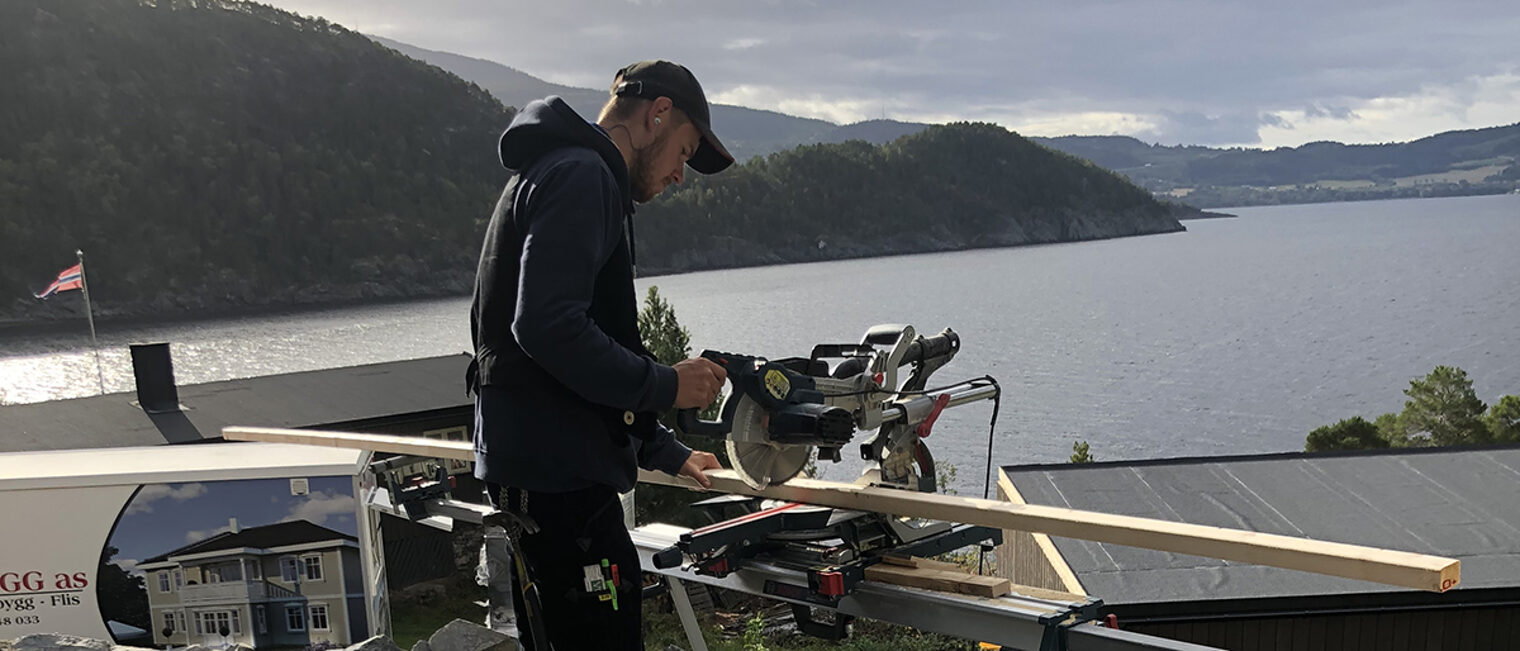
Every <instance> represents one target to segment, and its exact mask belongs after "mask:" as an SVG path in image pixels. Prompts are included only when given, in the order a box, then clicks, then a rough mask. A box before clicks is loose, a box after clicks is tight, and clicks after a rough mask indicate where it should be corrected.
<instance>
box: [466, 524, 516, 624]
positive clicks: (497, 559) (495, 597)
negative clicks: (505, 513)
mask: <svg viewBox="0 0 1520 651" xmlns="http://www.w3.org/2000/svg"><path fill="white" fill-rule="evenodd" d="M484 534H485V535H484V538H485V539H484V540H483V541H482V545H481V550H480V565H479V566H478V567H477V568H476V570H475V579H476V582H477V583H479V584H480V585H483V586H485V587H486V595H487V597H486V600H487V605H488V610H487V614H486V627H487V628H490V629H491V630H493V631H496V632H498V633H505V634H506V635H507V636H509V637H511V638H512V639H513V640H516V639H518V633H517V615H516V613H515V612H514V611H513V609H512V551H511V549H510V545H511V541H509V540H508V539H507V532H506V530H504V529H502V528H501V527H492V526H488V527H486V528H485V532H484Z"/></svg>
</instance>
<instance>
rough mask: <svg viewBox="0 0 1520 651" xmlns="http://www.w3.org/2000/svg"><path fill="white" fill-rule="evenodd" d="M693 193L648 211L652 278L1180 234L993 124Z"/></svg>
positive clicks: (1146, 200) (828, 153) (794, 156)
mask: <svg viewBox="0 0 1520 651" xmlns="http://www.w3.org/2000/svg"><path fill="white" fill-rule="evenodd" d="M694 176H695V175H694ZM688 183H689V184H688V185H686V186H684V187H679V188H678V189H677V190H675V191H674V192H670V193H668V194H667V195H666V196H665V197H663V198H662V199H661V200H660V201H658V202H656V203H654V204H652V205H650V206H648V207H647V208H645V209H643V210H641V211H640V212H639V216H638V218H637V219H638V221H637V223H638V225H639V233H640V238H639V240H638V244H639V252H640V253H639V261H640V267H641V271H646V272H647V271H654V272H660V271H672V270H686V269H703V268H712V267H720V266H733V265H736V264H738V265H754V264H769V263H775V262H801V261H808V260H823V259H833V258H840V257H861V256H871V255H886V254H896V253H916V252H924V251H944V250H953V249H964V248H969V247H984V246H1007V245H1013V244H1031V243H1039V242H1062V241H1071V240H1085V239H1096V238H1106V237H1121V236H1126V235H1140V234H1146V233H1163V232H1170V231H1179V230H1182V225H1181V224H1180V223H1178V221H1177V220H1176V218H1175V217H1173V209H1171V208H1169V207H1168V206H1166V205H1163V204H1160V203H1158V202H1157V201H1156V200H1155V199H1153V198H1152V197H1151V195H1150V193H1148V192H1146V191H1145V190H1143V189H1141V188H1139V187H1136V186H1135V185H1133V184H1131V183H1130V182H1129V181H1127V180H1125V179H1124V178H1123V177H1120V176H1119V175H1117V174H1114V173H1113V172H1110V171H1108V170H1105V169H1102V168H1100V167H1098V166H1096V165H1093V164H1092V163H1089V162H1087V161H1084V160H1081V159H1078V158H1075V157H1073V156H1068V155H1066V154H1061V153H1058V152H1053V151H1051V150H1049V149H1045V148H1044V147H1040V146H1038V145H1035V144H1033V143H1031V142H1029V141H1028V140H1026V139H1024V138H1023V137H1020V136H1019V135H1018V134H1015V133H1012V132H1010V131H1008V130H1006V129H1003V128H1002V127H999V126H997V125H992V124H966V123H961V124H951V125H945V126H936V127H929V128H928V129H925V130H924V131H921V132H919V133H917V134H914V135H909V136H905V137H903V138H900V139H898V140H897V141H895V142H893V143H891V144H888V145H883V146H875V145H871V144H869V143H866V142H863V141H858V140H857V141H849V142H845V143H841V144H825V145H810V146H805V147H799V148H797V149H794V150H791V151H786V152H781V153H778V154H773V155H771V156H769V157H767V158H765V159H755V160H752V161H751V162H749V163H748V164H745V165H743V166H735V168H733V169H732V170H731V171H728V172H725V173H723V174H719V175H715V176H711V177H701V178H698V179H696V180H694V181H689V182H688Z"/></svg>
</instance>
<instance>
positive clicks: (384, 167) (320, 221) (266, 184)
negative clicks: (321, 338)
mask: <svg viewBox="0 0 1520 651" xmlns="http://www.w3.org/2000/svg"><path fill="white" fill-rule="evenodd" d="M0 66H3V71H4V73H5V79H6V83H5V84H0V323H5V322H18V321H34V320H47V319H57V318H66V317H72V316H77V315H78V314H80V313H81V302H80V301H79V299H78V294H77V292H76V293H71V294H64V295H60V296H57V297H54V298H53V299H50V300H48V301H37V300H34V299H33V298H32V297H31V296H30V294H31V292H33V291H37V290H40V289H42V288H43V287H44V286H45V285H46V284H47V283H48V282H49V281H50V280H51V279H52V278H53V277H54V275H55V274H56V273H57V272H58V271H59V270H61V269H63V268H65V267H68V266H71V265H72V264H73V263H74V250H75V249H76V248H78V249H83V250H84V251H85V252H86V253H87V254H88V256H89V257H88V258H87V262H88V270H89V282H90V294H91V298H92V299H94V303H95V306H96V312H97V314H102V313H103V314H106V315H124V314H136V315H156V314H171V313H185V312H199V313H203V314H204V313H211V312H217V311H225V310H228V309H236V308H240V307H245V306H252V307H260V306H274V305H288V304H295V303H325V302H331V301H335V300H368V299H375V298H392V297H395V298H399V297H414V296H437V295H459V294H465V293H467V292H468V290H469V288H470V285H471V280H472V278H473V273H474V268H475V261H476V256H477V255H478V252H479V242H480V237H481V234H482V230H483V228H484V223H485V219H486V218H487V216H488V214H489V212H490V209H491V206H492V205H493V204H494V203H495V200H496V197H497V195H498V194H499V192H500V188H501V184H502V182H503V181H504V180H505V173H504V171H503V170H502V169H501V166H500V163H499V162H498V161H497V158H496V140H497V138H498V136H499V134H500V132H501V130H502V129H503V128H504V127H505V125H506V124H507V123H508V122H509V120H510V117H511V109H509V108H508V107H506V106H503V105H502V104H501V103H500V102H498V101H497V100H496V99H494V98H492V97H491V96H490V95H489V94H487V93H486V92H485V91H484V90H482V89H481V88H480V87H478V86H476V85H473V84H471V83H468V82H465V81H462V80H460V79H459V78H458V77H456V76H454V75H453V74H450V73H448V72H445V71H443V70H440V69H438V68H435V67H433V66H430V65H427V64H424V63H421V62H419V61H416V60H413V59H410V58H407V57H405V56H403V55H402V54H400V53H398V52H396V51H394V50H391V49H389V48H386V47H383V46H381V45H378V44H376V43H374V42H373V41H371V40H370V39H368V38H366V37H364V36H362V35H360V34H358V33H355V32H352V31H349V30H347V29H344V28H342V27H339V26H337V25H333V24H329V23H327V22H325V21H322V20H320V19H306V18H300V17H297V16H295V15H292V14H289V13H286V12H282V11H278V10H275V9H271V8H268V7H264V6H260V5H255V4H244V3H238V2H223V1H215V2H213V1H206V0H196V1H191V0H159V1H158V2H155V3H152V4H148V3H144V2H139V1H136V0H92V1H90V2H79V1H77V0H7V1H6V2H4V3H0ZM693 176H695V175H693ZM638 221H639V223H640V232H639V234H640V237H639V240H638V243H639V262H640V263H641V267H642V269H641V270H642V271H644V272H645V273H646V274H647V273H649V272H653V271H679V270H687V269H697V268H709V267H723V266H735V265H745V264H762V263H767V262H777V261H793V260H815V259H825V258H836V257H844V256H861V255H872V254H878V253H905V252H913V251H932V250H944V249H953V248H964V247H968V246H993V245H1003V244H1019V243H1026V242H1049V241H1058V240H1069V239H1085V238H1095V237H1110V236H1119V235H1130V234H1138V233H1147V232H1164V231H1170V230H1177V229H1180V228H1181V227H1180V225H1179V224H1178V223H1177V222H1176V221H1175V220H1174V219H1172V218H1171V216H1170V214H1169V212H1168V209H1167V208H1166V207H1164V206H1162V205H1161V204H1158V203H1156V202H1155V201H1154V200H1152V199H1151V198H1150V196H1149V195H1148V194H1147V193H1145V192H1144V191H1142V190H1140V189H1139V188H1137V187H1135V186H1132V185H1130V184H1128V183H1127V182H1125V181H1123V180H1122V179H1121V178H1120V177H1117V176H1115V175H1113V174H1111V173H1109V172H1106V171H1104V170H1101V169H1099V168H1096V167H1094V166H1092V165H1090V164H1087V163H1085V162H1082V161H1079V160H1076V159H1073V158H1070V157H1067V156H1064V155H1060V154H1055V153H1052V152H1050V151H1049V150H1046V149H1043V148H1040V147H1037V146H1034V145H1032V144H1030V143H1029V142H1028V141H1026V140H1024V139H1023V138H1020V137H1018V136H1017V135H1014V134H1012V133H1009V132H1008V131H1005V130H1003V129H1001V128H998V127H995V126H989V125H953V126H948V127H937V128H933V129H930V130H927V131H925V132H923V133H920V134H917V135H914V136H909V137H907V138H904V139H901V140H899V141H897V142H895V143H892V144H889V145H886V146H883V147H876V146H872V145H869V144H866V143H864V142H859V141H855V142H846V143H842V144H831V145H814V146H809V147H804V148H802V149H798V150H795V151H789V152H783V153H779V154H776V155H773V156H772V157H770V158H769V159H757V160H756V161H754V162H752V163H751V164H749V165H740V166H735V167H734V168H733V169H732V170H730V171H729V172H726V173H724V174H723V175H720V176H717V177H713V178H706V179H702V180H698V181H690V182H688V185H686V186H685V187H681V188H679V189H677V190H676V191H674V192H673V193H671V194H669V195H667V196H666V197H664V198H662V199H661V200H659V201H657V202H655V203H654V204H651V205H649V206H646V207H645V208H644V209H642V210H641V211H640V214H639V217H638Z"/></svg>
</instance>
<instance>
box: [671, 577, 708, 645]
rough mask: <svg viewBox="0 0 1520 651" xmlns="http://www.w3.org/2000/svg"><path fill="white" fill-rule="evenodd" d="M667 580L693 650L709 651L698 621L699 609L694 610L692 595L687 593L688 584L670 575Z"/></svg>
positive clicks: (682, 626) (682, 625) (677, 612)
mask: <svg viewBox="0 0 1520 651" xmlns="http://www.w3.org/2000/svg"><path fill="white" fill-rule="evenodd" d="M665 582H666V583H668V584H669V585H670V598H671V600H672V601H674V602H675V604H676V614H677V615H680V616H681V628H684V629H686V641H687V642H688V643H690V644H691V651H707V642H706V641H705V640H703V639H702V626H701V625H700V624H698V623H697V611H695V610H692V608H691V597H690V596H689V595H687V594H686V584H685V583H682V582H681V581H680V579H674V578H670V577H665Z"/></svg>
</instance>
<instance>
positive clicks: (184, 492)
mask: <svg viewBox="0 0 1520 651" xmlns="http://www.w3.org/2000/svg"><path fill="white" fill-rule="evenodd" d="M205 494H206V487H205V486H204V485H202V484H179V485H177V486H176V485H174V484H148V485H146V486H143V487H142V490H139V491H137V497H136V498H134V499H133V500H132V504H131V505H129V506H127V513H126V514H127V515H133V514H136V513H152V512H153V503H154V502H159V501H163V500H174V501H175V502H184V501H186V500H193V499H195V498H197V497H200V496H202V495H205Z"/></svg>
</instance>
